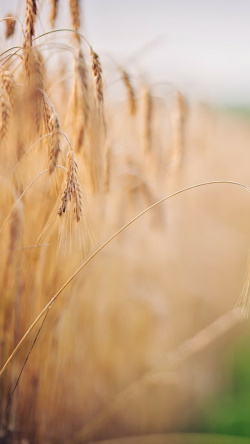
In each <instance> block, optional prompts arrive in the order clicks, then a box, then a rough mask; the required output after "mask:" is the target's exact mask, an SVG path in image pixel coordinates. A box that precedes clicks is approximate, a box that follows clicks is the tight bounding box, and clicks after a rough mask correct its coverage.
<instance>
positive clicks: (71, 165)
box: [57, 148, 83, 222]
mask: <svg viewBox="0 0 250 444" xmlns="http://www.w3.org/2000/svg"><path fill="white" fill-rule="evenodd" d="M77 170H78V165H77V163H76V160H75V155H74V151H73V150H72V148H70V150H69V152H68V155H67V174H66V181H65V187H64V191H63V194H62V197H61V205H60V207H59V209H58V212H57V213H58V214H59V216H62V215H63V214H64V213H65V211H66V209H67V206H68V203H69V202H70V201H72V202H73V209H74V214H75V219H76V221H77V222H79V221H80V219H81V216H82V204H83V197H82V191H81V186H80V183H79V180H78V171H77Z"/></svg>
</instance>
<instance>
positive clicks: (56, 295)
mask: <svg viewBox="0 0 250 444" xmlns="http://www.w3.org/2000/svg"><path fill="white" fill-rule="evenodd" d="M46 171H48V170H45V171H43V172H42V173H40V175H39V176H41V175H42V174H44V173H45V172H46ZM39 176H37V177H36V179H37V178H38V177H39ZM36 179H34V180H33V182H32V183H34V181H35V180H36ZM32 183H31V184H30V185H29V187H30V186H31V185H32ZM219 184H229V185H235V186H239V187H241V188H244V189H245V190H247V191H248V192H250V188H249V187H247V186H246V185H244V184H242V183H240V182H235V181H231V180H214V181H209V182H201V183H198V184H195V185H191V186H189V187H186V188H182V189H181V190H178V191H175V192H174V193H171V194H169V195H167V196H165V197H163V198H162V199H160V200H158V201H157V202H155V203H154V204H152V205H150V206H149V207H147V208H146V209H145V210H143V211H142V212H141V213H139V214H137V216H135V217H134V218H133V219H131V220H130V221H129V222H127V223H126V224H125V225H123V227H121V228H120V229H119V230H118V231H116V232H115V233H114V234H113V235H112V236H111V237H110V238H109V239H107V240H106V241H105V242H104V243H103V244H102V245H101V246H100V247H99V248H97V250H95V251H94V253H93V254H91V256H90V257H89V258H88V259H87V260H86V261H84V262H83V263H82V264H81V265H80V267H79V268H78V269H77V270H76V271H75V272H74V273H73V274H72V275H71V276H70V277H69V279H68V280H67V281H66V282H65V283H64V284H63V286H62V287H61V288H60V289H59V290H58V291H57V293H56V294H55V295H54V296H53V297H52V298H51V299H50V301H49V302H48V304H47V305H46V306H45V307H44V308H43V310H42V311H41V312H40V313H39V315H38V316H37V317H36V319H35V320H34V322H33V323H32V324H31V325H30V327H29V328H28V330H27V331H26V333H25V334H24V335H23V337H22V338H21V339H20V341H19V342H18V344H17V345H16V347H15V349H14V350H13V352H12V353H11V355H10V356H9V358H8V359H7V361H6V362H5V364H4V366H3V367H2V369H1V370H0V377H1V376H2V374H3V373H4V371H5V369H6V368H7V366H8V365H9V363H10V362H11V360H12V359H13V357H14V356H15V354H16V353H17V351H18V350H19V348H20V347H21V345H22V343H23V342H24V341H25V339H26V338H27V336H28V335H29V334H30V332H31V331H32V330H33V328H34V327H35V326H36V324H37V323H38V322H39V320H40V319H41V318H42V317H43V315H46V316H47V313H48V311H49V310H50V309H51V307H52V305H53V304H54V302H55V301H56V299H57V298H58V296H59V295H60V294H61V293H62V291H63V290H64V289H65V288H66V287H67V286H68V285H69V284H70V282H72V281H73V279H74V278H75V277H76V276H77V275H78V274H79V273H80V271H81V270H82V269H83V268H84V267H85V266H86V265H87V264H88V263H89V262H90V261H92V259H94V258H95V257H96V256H97V255H98V254H99V253H100V251H102V250H103V249H104V248H105V247H106V246H107V245H108V244H109V243H110V242H112V240H113V239H115V238H116V237H117V236H118V235H119V234H120V233H122V232H123V231H124V230H126V229H127V228H128V227H129V226H130V225H132V224H133V223H134V222H135V221H136V220H138V219H139V218H140V217H142V216H143V215H144V214H146V213H148V212H149V211H151V210H152V209H153V208H155V207H157V206H158V205H160V204H161V203H162V202H165V201H167V200H169V199H171V198H172V197H174V196H178V195H179V194H182V193H184V192H186V191H189V190H193V189H195V188H199V187H203V186H207V185H219ZM29 187H28V188H29ZM26 191H27V188H26V190H25V191H24V193H25V192H26ZM24 193H23V194H24ZM23 194H22V195H23ZM20 198H21V197H20ZM20 198H19V200H20ZM15 205H16V204H15ZM13 209H14V208H13ZM13 209H12V211H13ZM9 216H10V214H9ZM9 216H8V218H9ZM6 222H7V220H6V221H5V223H6ZM2 229H3V227H2ZM2 229H1V230H2ZM0 232H1V231H0Z"/></svg>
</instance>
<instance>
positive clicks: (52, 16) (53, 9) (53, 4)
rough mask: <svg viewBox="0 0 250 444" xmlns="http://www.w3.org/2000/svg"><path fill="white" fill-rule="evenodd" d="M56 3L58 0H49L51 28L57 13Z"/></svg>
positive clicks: (57, 3)
mask: <svg viewBox="0 0 250 444" xmlns="http://www.w3.org/2000/svg"><path fill="white" fill-rule="evenodd" d="M58 5H59V0H50V8H51V9H50V24H51V27H52V28H54V26H55V21H56V18H57V14H58Z"/></svg>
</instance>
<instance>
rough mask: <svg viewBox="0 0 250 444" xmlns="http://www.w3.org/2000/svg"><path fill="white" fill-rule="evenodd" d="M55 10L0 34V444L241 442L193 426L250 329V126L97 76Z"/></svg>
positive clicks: (90, 57)
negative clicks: (228, 357)
mask: <svg viewBox="0 0 250 444" xmlns="http://www.w3.org/2000/svg"><path fill="white" fill-rule="evenodd" d="M62 1H63V0H61V1H59V0H51V1H46V2H38V1H36V0H26V2H24V1H23V2H22V10H21V11H20V17H12V16H8V17H5V18H4V17H2V19H3V20H2V21H1V24H0V25H1V26H2V27H3V28H4V29H5V41H3V42H1V44H2V48H1V58H0V64H1V65H0V66H1V70H0V100H1V103H0V183H1V192H0V367H1V369H0V443H11V444H12V443H20V444H43V443H45V444H52V443H72V444H81V443H87V442H97V441H98V440H106V441H105V442H106V443H111V442H117V443H118V442H121V443H124V444H125V443H132V442H133V443H134V442H138V443H156V444H157V443H158V442H159V443H163V442H167V443H172V442H173V443H196V442H197V443H198V442H199V443H201V444H202V443H203V442H204V443H208V442H209V443H210V442H215V443H217V442H218V443H222V442H223V443H224V442H227V443H231V442H232V443H233V442H235V443H236V442H247V441H246V440H243V438H242V440H238V441H233V438H232V440H231V438H229V437H228V438H225V439H226V440H223V441H222V440H220V439H219V437H217V438H216V437H215V438H214V440H210V441H209V440H207V439H208V438H206V437H203V436H202V435H199V436H198V435H197V436H196V437H194V436H192V435H189V437H188V435H187V434H188V433H189V432H190V433H191V428H190V427H191V426H190V425H191V424H192V423H193V422H194V421H195V418H196V416H197V414H198V412H199V409H200V406H201V405H202V404H203V403H204V400H205V399H206V398H207V396H208V395H209V394H211V393H215V392H216V391H217V390H218V388H219V387H220V386H221V384H222V381H223V379H224V378H225V375H224V371H223V356H224V354H225V353H226V351H227V350H229V349H230V347H231V345H232V344H234V343H235V342H237V340H238V339H239V338H240V337H241V335H242V334H244V332H245V331H246V330H247V315H248V310H249V282H250V274H249V273H250V271H249V270H250V265H249V261H248V251H249V217H250V206H249V198H250V195H249V191H250V189H249V188H248V186H250V183H249V169H248V168H249V160H250V152H249V140H250V125H249V122H248V120H247V119H243V118H241V117H240V116H238V115H234V114H230V113H228V112H223V111H222V110H219V109H216V108H212V107H211V106H209V105H206V104H203V103H198V102H197V101H196V102H195V101H192V100H188V99H187V98H186V97H185V95H184V94H183V92H182V91H179V90H178V88H176V87H175V85H174V79H173V85H172V86H171V88H168V87H167V88H164V87H163V88H159V87H157V85H153V84H150V83H149V82H147V80H146V73H145V76H144V77H143V78H142V76H138V78H134V77H133V76H131V75H130V73H129V72H128V71H127V67H126V66H121V65H120V64H119V63H118V62H116V61H115V62H114V61H112V63H111V62H110V66H109V67H108V69H107V72H105V70H104V68H103V66H102V57H101V54H98V53H97V52H96V50H95V48H93V47H92V46H91V42H89V41H88V39H87V37H86V35H85V34H84V29H83V27H82V13H83V11H82V10H81V6H82V2H80V1H78V0H70V1H69V2H66V0H65V2H64V3H67V7H68V12H69V14H68V25H67V27H66V28H60V29H58V28H56V26H55V24H56V20H57V14H58V9H59V8H60V7H61V3H62ZM42 3H43V5H42ZM42 7H43V12H42V13H41V9H42ZM41 21H42V22H43V27H44V29H45V31H44V32H43V33H39V31H37V28H38V29H39V24H40V22H41ZM110 72H111V73H112V76H114V75H115V78H116V79H117V82H118V85H119V86H118V89H117V91H118V92H117V93H116V94H112V80H109V73H110ZM153 434H155V435H153ZM163 434H164V435H163ZM144 435H147V436H146V437H145V436H144ZM130 436H134V438H133V441H132V440H130V438H129V437H130ZM143 436H144V437H143ZM126 437H128V438H126ZM116 439H117V440H116ZM131 439H132V438H131ZM239 439H240V438H239Z"/></svg>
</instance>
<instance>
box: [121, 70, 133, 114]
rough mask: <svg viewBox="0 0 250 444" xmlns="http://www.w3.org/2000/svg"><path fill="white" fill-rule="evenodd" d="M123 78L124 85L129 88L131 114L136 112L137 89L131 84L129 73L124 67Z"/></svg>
mask: <svg viewBox="0 0 250 444" xmlns="http://www.w3.org/2000/svg"><path fill="white" fill-rule="evenodd" d="M122 79H123V82H124V85H125V87H126V89H127V93H128V104H129V111H130V114H132V115H134V114H135V113H136V101H135V91H134V88H133V86H132V84H131V80H130V78H129V75H128V73H127V72H126V71H125V70H124V69H122Z"/></svg>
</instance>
